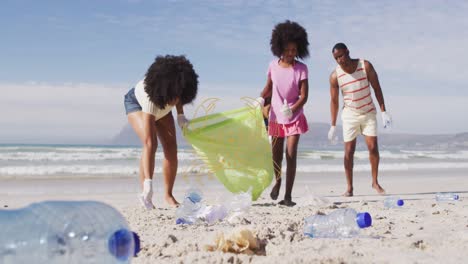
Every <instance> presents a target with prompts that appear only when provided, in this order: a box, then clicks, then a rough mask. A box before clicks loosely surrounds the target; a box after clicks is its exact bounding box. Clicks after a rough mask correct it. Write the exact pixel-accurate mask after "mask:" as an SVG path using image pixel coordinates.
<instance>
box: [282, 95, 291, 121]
mask: <svg viewBox="0 0 468 264" xmlns="http://www.w3.org/2000/svg"><path fill="white" fill-rule="evenodd" d="M281 113H282V114H283V115H284V116H285V117H287V118H291V117H292V115H293V113H292V110H291V108H289V105H288V101H287V100H286V99H284V102H283V106H282V107H281Z"/></svg>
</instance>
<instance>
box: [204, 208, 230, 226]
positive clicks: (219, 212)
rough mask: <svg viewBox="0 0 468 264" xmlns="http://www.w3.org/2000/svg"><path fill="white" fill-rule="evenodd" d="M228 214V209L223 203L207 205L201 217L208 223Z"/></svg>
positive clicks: (221, 218) (219, 219) (220, 219)
mask: <svg viewBox="0 0 468 264" xmlns="http://www.w3.org/2000/svg"><path fill="white" fill-rule="evenodd" d="M227 215H228V209H227V208H226V207H225V206H224V205H213V206H207V207H206V210H205V212H204V213H203V218H204V220H205V221H206V222H207V223H208V224H214V223H215V222H217V221H222V220H223V219H224V218H225V217H226V216H227Z"/></svg>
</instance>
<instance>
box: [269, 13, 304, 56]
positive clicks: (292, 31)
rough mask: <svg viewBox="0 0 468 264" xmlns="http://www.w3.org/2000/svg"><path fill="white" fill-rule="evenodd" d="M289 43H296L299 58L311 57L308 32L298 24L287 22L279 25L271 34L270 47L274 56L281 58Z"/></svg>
mask: <svg viewBox="0 0 468 264" xmlns="http://www.w3.org/2000/svg"><path fill="white" fill-rule="evenodd" d="M289 42H294V43H296V45H297V57H298V58H300V59H304V58H307V57H308V56H309V49H308V46H309V41H308V40H307V32H306V30H305V29H304V28H303V27H302V26H301V25H299V24H298V23H296V22H291V21H289V20H286V21H285V22H283V23H279V24H277V25H276V26H275V28H274V29H273V32H272V33H271V40H270V45H271V52H272V53H273V55H275V56H276V57H278V58H280V57H281V55H282V54H283V51H284V48H285V47H286V45H287V44H288V43H289Z"/></svg>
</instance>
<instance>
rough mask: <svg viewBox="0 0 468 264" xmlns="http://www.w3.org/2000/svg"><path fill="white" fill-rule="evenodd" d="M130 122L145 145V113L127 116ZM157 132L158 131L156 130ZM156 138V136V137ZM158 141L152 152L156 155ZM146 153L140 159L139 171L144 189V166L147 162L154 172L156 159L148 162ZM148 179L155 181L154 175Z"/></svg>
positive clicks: (150, 169) (139, 112) (134, 113)
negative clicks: (145, 156)
mask: <svg viewBox="0 0 468 264" xmlns="http://www.w3.org/2000/svg"><path fill="white" fill-rule="evenodd" d="M127 118H128V122H129V123H130V125H131V126H132V128H133V130H134V131H135V133H136V134H137V136H138V138H139V139H140V141H141V143H142V144H145V142H144V141H145V138H144V131H143V129H144V128H143V113H142V112H141V111H138V112H133V113H130V114H128V116H127ZM154 131H156V130H154ZM154 136H155V138H156V135H154ZM157 143H158V141H157V140H154V146H152V147H151V151H152V152H154V153H156V149H157V146H158V144H157ZM143 155H144V153H142V157H141V159H140V171H139V176H140V184H141V187H142V188H143V181H144V180H145V174H144V166H145V162H147V163H148V164H147V165H148V166H149V171H152V172H154V159H151V160H149V161H146V160H145V159H144V157H143ZM148 179H153V175H152V174H151V175H148Z"/></svg>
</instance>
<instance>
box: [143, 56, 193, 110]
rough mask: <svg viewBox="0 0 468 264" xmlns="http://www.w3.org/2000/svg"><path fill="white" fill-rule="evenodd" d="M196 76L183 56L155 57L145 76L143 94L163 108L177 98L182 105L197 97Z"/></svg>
mask: <svg viewBox="0 0 468 264" xmlns="http://www.w3.org/2000/svg"><path fill="white" fill-rule="evenodd" d="M197 91H198V75H197V73H195V70H194V69H193V66H192V63H190V61H189V60H187V58H185V56H183V55H182V56H173V55H166V56H157V57H156V59H155V60H154V62H153V64H151V66H150V67H149V68H148V71H147V72H146V76H145V92H146V93H147V94H148V97H149V99H150V101H151V102H153V103H154V104H155V105H156V106H157V107H159V108H161V109H162V108H164V107H166V106H167V105H168V103H169V102H171V101H173V100H174V99H176V98H177V97H178V98H179V102H180V103H181V104H182V105H185V104H188V103H191V102H192V101H193V100H194V99H195V97H196V96H197Z"/></svg>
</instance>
